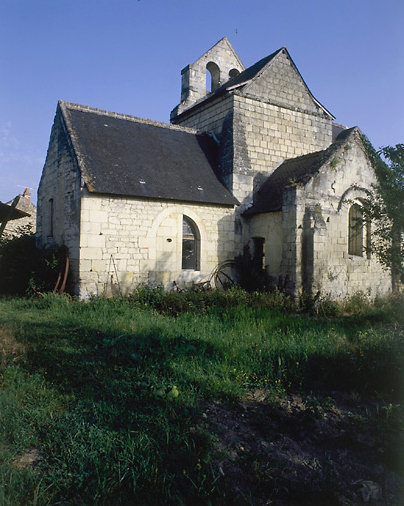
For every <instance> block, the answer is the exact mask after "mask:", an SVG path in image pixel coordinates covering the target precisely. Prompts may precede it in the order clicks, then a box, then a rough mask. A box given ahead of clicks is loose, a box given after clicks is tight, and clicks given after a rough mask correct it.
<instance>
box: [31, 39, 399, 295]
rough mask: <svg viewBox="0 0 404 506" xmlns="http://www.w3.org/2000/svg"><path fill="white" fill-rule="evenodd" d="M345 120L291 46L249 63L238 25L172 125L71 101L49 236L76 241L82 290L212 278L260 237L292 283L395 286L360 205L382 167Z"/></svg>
mask: <svg viewBox="0 0 404 506" xmlns="http://www.w3.org/2000/svg"><path fill="white" fill-rule="evenodd" d="M207 73H208V76H210V80H211V83H210V84H209V83H208V86H207V85H206V75H207ZM207 88H208V89H207ZM334 119H335V118H334V117H333V116H332V114H330V112H328V111H327V109H325V108H324V107H323V106H322V105H321V104H320V103H319V102H318V101H317V100H316V99H315V98H314V97H313V95H312V94H311V92H310V90H309V89H308V87H307V86H306V84H305V82H304V80H303V78H302V76H301V75H300V73H299V71H298V70H297V68H296V66H295V65H294V63H293V61H292V59H291V57H290V55H289V53H288V51H287V49H286V48H281V49H279V50H278V51H276V52H275V53H272V54H271V55H269V56H267V57H266V58H264V59H262V60H260V61H259V62H257V63H256V64H254V65H253V66H251V67H249V68H247V69H244V67H243V65H242V63H241V61H240V59H239V58H238V56H237V55H236V53H235V52H234V50H233V48H232V46H231V45H230V43H229V41H228V40H227V39H226V38H224V39H222V40H220V41H219V42H218V43H217V44H216V45H215V46H214V47H213V48H212V49H210V50H209V51H208V52H207V53H206V54H205V55H203V56H202V57H201V58H200V59H198V60H197V61H196V62H195V63H194V64H192V65H188V66H187V67H186V68H185V69H184V70H183V71H182V91H181V103H180V104H179V105H178V106H177V107H176V108H175V109H174V110H173V111H172V113H171V123H172V124H171V125H169V124H163V123H156V122H152V121H147V120H142V119H140V118H135V117H132V116H127V115H122V114H116V113H110V112H107V111H102V110H98V109H92V108H89V107H83V106H79V105H73V104H68V103H65V102H59V105H58V108H57V112H56V117H55V122H54V125H53V128H52V133H51V138H50V144H49V149H48V154H47V159H46V162H45V166H44V170H43V174H42V178H41V182H40V186H39V190H38V221H37V231H38V237H39V240H40V241H41V242H42V243H43V244H50V243H53V242H56V243H57V244H65V245H66V246H67V247H68V249H69V255H70V262H71V269H72V279H73V285H74V290H75V292H76V293H78V294H80V296H82V297H87V296H88V295H90V294H101V293H128V292H129V291H130V290H132V289H133V288H134V287H135V286H136V285H137V284H139V283H142V282H145V283H163V284H164V285H165V286H166V287H167V288H170V287H172V286H173V285H174V283H176V284H178V285H179V286H182V285H184V284H190V283H192V282H199V281H202V280H205V279H208V278H209V276H210V275H211V273H212V272H213V271H215V269H217V267H218V266H220V265H221V264H223V263H224V262H226V261H229V260H233V259H234V258H235V257H237V256H239V255H241V254H243V252H245V250H246V246H247V245H248V247H249V251H250V252H251V255H252V265H254V263H255V265H259V266H263V267H264V268H265V270H266V272H267V274H268V277H269V279H270V280H271V284H272V285H279V286H282V287H284V288H285V289H286V290H287V291H288V292H289V293H293V294H295V295H297V294H299V293H301V292H302V291H305V292H306V293H309V294H311V295H312V294H315V293H318V292H321V293H329V294H331V295H332V296H333V297H335V298H339V297H343V296H345V295H347V294H352V293H354V292H355V291H358V290H364V291H372V293H373V294H376V293H386V292H388V291H389V290H390V285H391V283H390V277H389V275H388V273H386V272H385V271H383V269H382V268H381V266H380V264H379V263H378V262H377V260H376V259H375V258H370V257H368V256H367V255H366V253H365V246H366V241H368V239H369V234H370V230H371V226H370V224H363V223H362V221H363V220H362V214H361V207H360V206H361V198H363V197H364V195H365V191H366V190H368V189H370V188H371V183H372V182H374V181H375V175H374V172H373V170H372V168H371V164H370V161H369V159H368V157H367V154H366V151H365V148H364V145H363V143H362V140H361V133H360V131H359V129H358V128H353V129H346V128H345V127H341V126H338V125H335V124H333V120H334Z"/></svg>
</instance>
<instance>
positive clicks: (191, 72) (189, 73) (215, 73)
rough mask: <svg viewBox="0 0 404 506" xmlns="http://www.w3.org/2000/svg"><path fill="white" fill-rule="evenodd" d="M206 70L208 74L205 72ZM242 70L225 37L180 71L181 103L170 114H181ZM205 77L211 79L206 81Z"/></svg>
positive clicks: (241, 65)
mask: <svg viewBox="0 0 404 506" xmlns="http://www.w3.org/2000/svg"><path fill="white" fill-rule="evenodd" d="M207 70H208V72H209V73H210V74H207ZM243 70H244V66H243V64H242V63H241V60H240V59H239V58H238V56H237V54H236V53H235V51H234V49H233V47H232V46H231V44H230V42H229V41H228V39H227V38H226V37H224V38H223V39H221V40H220V41H219V42H218V43H217V44H215V46H213V47H212V48H211V49H209V51H207V52H206V53H205V54H204V55H202V56H201V57H200V58H198V60H196V61H195V62H194V63H192V64H190V65H187V66H186V67H185V68H184V69H183V70H182V71H181V103H180V104H179V105H178V106H177V107H176V109H175V110H174V111H173V114H172V116H175V115H177V114H181V112H183V111H185V110H186V109H188V108H189V107H191V106H192V105H194V104H195V103H196V102H198V101H199V100H201V99H203V98H205V97H206V96H207V95H209V93H210V92H211V91H215V90H216V89H217V88H219V86H221V85H222V84H224V83H225V82H227V81H228V80H229V78H230V77H234V75H235V74H237V73H240V72H241V71H243ZM207 79H209V80H211V83H210V82H207Z"/></svg>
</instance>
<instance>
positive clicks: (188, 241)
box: [182, 216, 200, 271]
mask: <svg viewBox="0 0 404 506" xmlns="http://www.w3.org/2000/svg"><path fill="white" fill-rule="evenodd" d="M199 250H200V237H199V231H198V227H197V226H196V225H195V223H194V222H193V221H192V220H191V219H190V218H188V217H187V216H184V217H183V219H182V268H183V269H187V270H193V271H198V270H199Z"/></svg>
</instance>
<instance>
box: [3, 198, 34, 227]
mask: <svg viewBox="0 0 404 506" xmlns="http://www.w3.org/2000/svg"><path fill="white" fill-rule="evenodd" d="M24 216H30V215H29V213H26V212H24V211H21V210H20V209H17V208H15V207H12V206H9V205H7V204H3V202H0V222H2V221H4V220H7V221H9V220H18V219H20V218H24Z"/></svg>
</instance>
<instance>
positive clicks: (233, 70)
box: [229, 69, 240, 79]
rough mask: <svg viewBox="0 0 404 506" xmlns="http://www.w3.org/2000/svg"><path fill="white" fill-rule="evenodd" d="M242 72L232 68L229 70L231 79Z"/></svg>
mask: <svg viewBox="0 0 404 506" xmlns="http://www.w3.org/2000/svg"><path fill="white" fill-rule="evenodd" d="M239 74H240V72H239V71H238V70H237V69H231V70H230V72H229V79H233V77H236V76H238V75H239Z"/></svg>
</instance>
